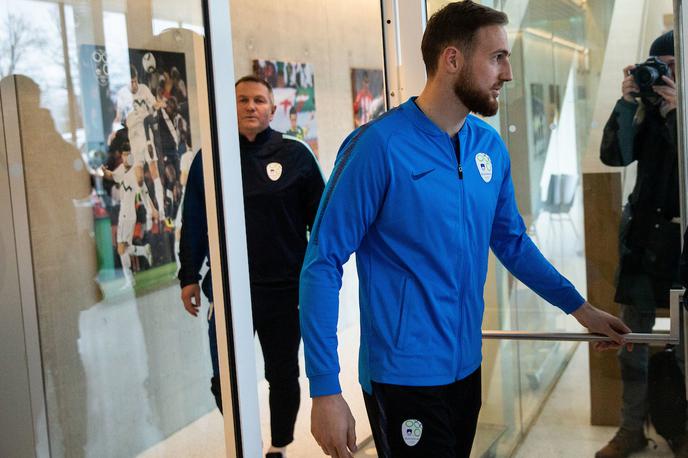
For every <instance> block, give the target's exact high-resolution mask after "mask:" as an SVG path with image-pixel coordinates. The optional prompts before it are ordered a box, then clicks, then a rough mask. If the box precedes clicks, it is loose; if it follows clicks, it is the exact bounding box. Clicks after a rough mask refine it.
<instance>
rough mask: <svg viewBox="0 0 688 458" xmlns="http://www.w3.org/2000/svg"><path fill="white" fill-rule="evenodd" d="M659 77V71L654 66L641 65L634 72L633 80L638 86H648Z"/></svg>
mask: <svg viewBox="0 0 688 458" xmlns="http://www.w3.org/2000/svg"><path fill="white" fill-rule="evenodd" d="M658 79H659V72H658V71H657V69H656V68H654V67H650V66H646V65H643V66H642V67H639V68H638V70H637V71H636V72H635V81H636V83H638V86H644V87H649V86H652V85H653V84H654V83H655V81H657V80H658Z"/></svg>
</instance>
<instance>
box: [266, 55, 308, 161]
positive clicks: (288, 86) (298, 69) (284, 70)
mask: <svg viewBox="0 0 688 458" xmlns="http://www.w3.org/2000/svg"><path fill="white" fill-rule="evenodd" d="M253 74H254V75H256V76H257V77H259V78H263V79H264V80H266V81H267V82H268V83H270V85H271V86H272V91H273V94H274V96H275V106H276V107H277V110H276V111H275V117H274V118H273V119H272V122H271V123H270V127H272V128H273V129H275V130H277V131H280V132H284V133H286V134H288V135H293V136H294V137H297V138H298V139H300V140H303V141H305V142H306V143H308V145H310V147H311V149H312V150H313V153H315V155H316V157H317V156H318V126H317V122H316V119H315V86H314V83H313V66H312V65H311V64H306V63H294V62H283V61H279V60H258V59H254V60H253Z"/></svg>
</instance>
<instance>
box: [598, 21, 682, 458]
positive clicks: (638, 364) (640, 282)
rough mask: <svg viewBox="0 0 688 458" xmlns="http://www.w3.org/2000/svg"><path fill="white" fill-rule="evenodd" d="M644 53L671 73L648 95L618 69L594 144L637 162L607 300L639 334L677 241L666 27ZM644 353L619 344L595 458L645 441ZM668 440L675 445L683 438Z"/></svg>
mask: <svg viewBox="0 0 688 458" xmlns="http://www.w3.org/2000/svg"><path fill="white" fill-rule="evenodd" d="M650 55H651V56H656V57H658V59H659V60H660V61H662V62H664V63H665V64H667V65H668V66H669V68H670V70H671V76H670V77H667V76H663V77H662V83H663V84H659V85H655V86H653V87H652V89H653V91H654V94H649V95H643V96H641V97H637V94H638V93H639V91H640V88H639V87H638V85H637V84H636V82H635V79H634V76H633V75H632V74H631V70H632V69H633V68H634V67H635V65H630V66H628V67H626V68H624V80H623V83H622V94H623V97H622V98H621V99H619V101H618V102H617V103H616V106H615V107H614V111H613V112H612V115H611V117H610V118H609V121H607V124H606V126H605V128H604V135H603V138H602V145H601V149H600V158H601V160H602V162H604V163H605V164H607V165H611V166H627V165H629V164H630V163H632V162H633V161H637V163H638V168H637V178H636V182H635V186H634V188H633V192H632V193H631V195H630V196H629V198H628V203H627V204H626V206H625V207H624V210H623V214H622V217H621V226H620V229H619V266H618V269H617V285H616V295H615V298H614V300H615V301H616V302H618V303H619V304H620V305H621V318H622V320H623V321H624V322H625V323H626V324H627V325H628V326H629V327H630V328H631V329H632V330H633V332H639V333H649V332H652V327H653V326H654V322H655V308H656V307H668V303H669V289H670V288H671V286H672V283H673V281H674V280H675V279H676V277H677V272H678V254H679V252H680V243H681V241H680V220H679V187H678V161H677V147H676V86H675V83H674V76H673V75H674V61H675V59H674V35H673V32H668V33H665V34H664V35H662V36H660V37H659V38H657V39H656V40H655V41H654V42H653V43H652V46H651V48H650ZM638 99H640V100H638ZM648 360H649V349H648V347H647V345H635V346H634V347H633V349H632V351H628V349H627V348H623V347H622V348H621V349H620V350H619V362H620V365H621V377H622V381H623V394H622V409H621V427H620V429H619V430H618V431H617V433H616V435H615V436H614V438H613V439H612V440H611V441H610V442H609V443H608V444H607V445H606V446H605V447H604V448H602V449H601V450H599V451H598V452H597V454H596V455H595V457H596V458H616V457H626V456H628V455H630V454H631V453H634V452H636V451H639V450H642V449H643V448H645V447H646V445H647V438H646V437H645V434H644V433H643V424H644V421H645V419H646V418H647V412H648V408H647V374H648ZM667 439H668V441H669V444H670V445H671V446H672V448H673V449H674V450H675V451H676V450H678V448H680V446H681V442H683V438H667ZM687 451H688V450H687ZM686 456H688V455H686Z"/></svg>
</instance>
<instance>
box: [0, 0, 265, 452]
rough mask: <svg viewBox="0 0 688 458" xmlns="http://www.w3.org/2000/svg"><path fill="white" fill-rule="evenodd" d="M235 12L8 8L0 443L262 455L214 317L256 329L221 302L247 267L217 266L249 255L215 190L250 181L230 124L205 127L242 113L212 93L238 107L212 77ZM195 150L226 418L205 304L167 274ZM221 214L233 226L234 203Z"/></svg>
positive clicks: (23, 448)
mask: <svg viewBox="0 0 688 458" xmlns="http://www.w3.org/2000/svg"><path fill="white" fill-rule="evenodd" d="M228 8H229V6H228V5H227V2H215V1H211V2H202V1H200V0H199V1H194V2H160V1H157V0H148V1H122V2H101V1H100V0H92V1H85V2H76V3H74V2H59V1H31V0H10V1H9V2H7V1H5V2H3V3H2V4H1V5H0V22H1V23H2V26H0V49H2V52H1V53H0V54H1V55H2V57H0V107H1V114H0V133H1V134H0V139H2V140H1V141H0V196H1V198H2V207H1V208H2V217H3V221H5V224H4V225H3V229H2V238H1V240H2V245H1V246H2V253H3V255H2V259H3V275H2V278H3V283H2V284H3V287H2V291H3V298H2V300H1V303H2V310H3V315H4V316H5V319H3V322H2V325H0V327H1V328H2V335H3V340H7V344H8V347H7V349H6V350H10V352H9V353H7V352H5V351H3V359H2V367H3V374H10V375H8V377H4V376H3V378H2V390H0V391H2V393H3V395H2V409H0V410H2V411H3V412H5V413H7V412H16V418H17V421H16V422H12V425H10V424H9V423H8V424H7V428H5V427H3V433H2V439H1V440H0V444H2V445H0V450H1V451H0V455H3V456H30V455H32V454H35V455H38V456H55V457H60V456H148V457H155V456H170V455H178V456H189V455H193V454H201V455H203V456H230V455H235V454H238V455H241V454H242V453H244V454H246V456H254V455H255V454H256V452H255V451H254V449H253V448H252V447H256V448H260V440H259V439H254V440H253V442H251V438H252V437H254V436H256V435H255V434H252V433H251V431H250V422H249V421H246V422H244V423H241V422H240V413H241V411H242V410H243V409H246V410H250V409H249V407H247V406H248V405H250V402H251V399H252V398H251V397H250V393H248V392H247V390H244V391H245V392H244V393H243V394H244V396H243V397H242V399H241V400H239V399H238V398H237V396H236V393H235V391H236V386H237V383H236V380H237V378H241V376H242V375H241V374H238V372H237V371H236V370H235V365H236V363H237V361H241V358H242V355H248V357H250V358H251V361H253V358H252V353H251V352H250V351H242V352H236V353H235V345H234V335H235V332H232V331H230V332H229V333H227V327H226V325H225V316H227V321H229V320H232V321H231V324H232V328H229V329H231V330H235V329H245V328H250V316H246V314H243V315H242V314H241V313H232V311H231V309H229V308H228V309H227V313H226V314H225V313H223V312H225V308H224V306H223V304H224V303H228V302H229V301H228V300H226V301H225V300H224V298H227V299H228V298H229V296H230V291H229V288H228V287H227V285H228V279H229V278H231V280H232V284H233V287H234V288H233V290H232V292H231V295H232V299H233V303H235V304H242V303H243V301H244V300H246V299H245V297H244V294H246V297H247V293H242V291H244V292H245V291H247V290H248V283H247V280H246V279H247V277H248V275H247V272H246V270H247V268H246V265H245V264H236V263H235V264H233V265H232V266H231V267H232V268H231V269H229V268H228V264H227V262H226V259H227V254H232V255H233V256H234V257H239V258H241V255H240V253H239V254H238V255H237V252H236V251H237V250H238V251H240V247H241V246H242V242H241V238H242V237H243V236H244V235H243V233H244V229H243V224H234V225H232V226H231V227H228V226H227V225H226V224H225V223H224V221H225V213H223V211H222V210H223V206H222V199H223V196H222V195H221V193H218V195H216V193H215V189H216V186H217V189H220V187H219V183H220V179H221V178H223V179H224V180H223V186H225V188H226V189H228V190H231V189H232V183H238V186H241V184H240V177H238V178H237V176H233V175H232V172H231V168H230V169H229V171H228V168H227V159H225V160H220V159H219V156H225V157H229V158H231V155H232V152H231V151H232V150H233V146H234V144H236V143H237V141H238V139H237V138H236V134H233V131H231V132H232V135H231V136H230V137H227V136H225V135H223V134H222V131H221V130H220V129H216V128H215V126H217V125H218V123H219V122H223V123H228V124H229V125H232V123H236V120H235V119H232V117H231V116H230V117H229V118H226V117H225V116H224V115H222V112H227V111H229V113H230V114H232V113H233V112H234V110H233V109H231V110H227V109H225V108H223V107H226V106H232V107H233V106H234V99H233V92H230V94H229V97H230V98H229V99H228V100H227V99H226V97H227V95H226V91H217V89H216V88H217V87H222V88H224V87H227V86H228V87H231V85H232V84H233V80H234V78H233V68H232V67H231V59H230V64H229V68H224V67H223V66H222V65H223V64H224V63H225V62H226V55H222V51H223V50H225V49H226V47H229V48H230V50H231V35H230V32H229V31H230V17H229V9H228ZM211 13H212V14H211ZM223 31H226V32H227V35H226V36H223V35H222V32H223ZM211 38H212V40H213V41H214V42H216V43H217V46H216V47H215V48H214V49H211V48H210V47H209V41H210V40H211ZM230 57H231V51H230ZM213 63H214V64H213ZM220 70H221V71H220ZM209 81H211V82H212V83H211V84H209ZM218 94H219V95H218ZM216 107H217V111H216V110H215V109H216ZM201 150H202V152H201ZM200 154H202V155H203V157H204V158H205V161H204V163H205V171H204V173H203V175H204V176H205V182H206V186H205V192H206V200H207V202H209V203H208V210H209V211H208V218H209V221H210V223H209V225H208V235H209V239H210V242H209V249H210V258H211V259H210V260H211V261H212V262H211V264H212V265H213V272H214V275H215V277H214V278H213V280H214V283H215V285H214V290H215V292H216V295H215V298H216V299H215V316H216V317H217V322H218V325H217V333H216V334H217V336H218V341H219V342H220V345H219V346H218V352H219V355H220V361H221V363H222V367H223V370H222V374H221V375H222V385H224V387H225V390H224V396H225V398H224V401H225V402H224V405H225V411H224V412H225V416H224V418H223V416H222V415H221V413H220V411H219V410H218V409H217V407H216V404H215V401H214V399H213V395H212V394H211V391H210V387H211V376H212V374H213V371H212V365H211V350H210V348H211V347H210V346H209V330H210V331H214V329H213V328H212V327H210V328H209V322H208V319H207V317H208V316H209V310H210V308H209V304H208V302H207V300H206V299H205V298H203V299H202V301H201V304H200V310H199V313H198V316H197V317H194V316H191V315H190V314H188V313H187V312H186V311H185V310H184V307H183V305H182V302H181V299H180V287H179V281H178V279H177V277H178V273H179V268H180V265H179V258H178V255H177V253H178V251H179V240H180V231H181V230H182V218H181V212H182V200H183V196H184V194H185V186H186V183H187V180H188V177H189V171H190V166H191V164H192V162H193V159H194V157H195V156H196V155H200ZM201 210H202V211H205V208H202V209H201ZM226 214H227V215H231V217H232V221H234V222H235V223H238V222H240V221H243V212H242V208H241V207H239V209H238V210H237V214H236V215H235V214H233V213H232V212H231V209H229V210H228V211H227V213H226ZM198 223H199V222H197V221H184V225H185V226H186V225H188V227H192V226H193V225H194V224H198ZM229 244H231V248H229ZM243 244H244V245H245V242H244V243H243ZM206 249H207V248H206ZM203 264H204V265H205V266H204V268H203V269H204V270H207V268H208V265H207V264H206V263H205V262H204V263H203ZM199 267H200V266H199ZM200 273H201V274H203V273H204V272H200ZM242 275H243V277H242ZM244 283H245V284H244ZM244 320H246V322H247V323H248V325H247V324H246V323H244ZM211 334H215V332H212V333H211ZM236 335H238V336H240V335H241V333H240V331H236ZM228 347H229V348H231V349H232V354H228V351H227V348H228ZM6 355H10V357H9V358H5V356H6ZM230 366H231V369H230ZM230 374H231V376H230ZM254 380H255V376H254ZM254 391H255V390H254ZM233 392H234V394H232V393H233ZM253 399H254V400H255V396H254V397H253ZM13 416H14V415H13ZM6 417H7V415H3V420H2V421H3V426H5V419H6ZM235 426H236V434H235ZM256 428H257V426H256ZM226 433H227V434H226ZM242 434H243V435H242ZM242 438H243V441H242ZM225 442H226V443H227V446H226V445H225ZM6 447H7V448H6Z"/></svg>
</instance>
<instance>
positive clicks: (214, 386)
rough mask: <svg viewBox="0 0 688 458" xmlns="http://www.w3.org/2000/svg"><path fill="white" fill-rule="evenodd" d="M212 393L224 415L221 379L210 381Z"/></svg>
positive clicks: (215, 378)
mask: <svg viewBox="0 0 688 458" xmlns="http://www.w3.org/2000/svg"><path fill="white" fill-rule="evenodd" d="M210 392H211V393H213V396H214V397H215V404H216V405H217V408H218V409H220V413H222V392H221V391H220V378H219V377H213V378H211V379H210ZM278 458H281V457H278Z"/></svg>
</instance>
